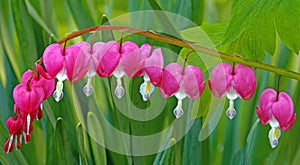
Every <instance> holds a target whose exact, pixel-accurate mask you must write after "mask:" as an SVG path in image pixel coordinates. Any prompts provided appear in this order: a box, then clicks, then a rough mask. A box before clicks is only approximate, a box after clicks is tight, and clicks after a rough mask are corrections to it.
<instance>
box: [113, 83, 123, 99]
mask: <svg viewBox="0 0 300 165" xmlns="http://www.w3.org/2000/svg"><path fill="white" fill-rule="evenodd" d="M124 94H125V89H124V88H123V86H122V80H121V78H117V87H116V88H115V95H116V96H117V97H118V98H119V99H121V98H122V97H123V96H124Z"/></svg>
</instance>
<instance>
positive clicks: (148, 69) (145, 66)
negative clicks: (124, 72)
mask: <svg viewBox="0 0 300 165" xmlns="http://www.w3.org/2000/svg"><path fill="white" fill-rule="evenodd" d="M140 52H141V62H140V63H139V65H138V69H137V70H138V72H137V73H136V74H137V75H138V76H143V78H144V83H142V84H141V86H140V93H141V95H142V97H143V100H144V101H147V100H148V99H149V98H150V95H151V94H152V92H153V91H154V86H156V85H158V84H159V83H160V80H161V76H162V72H163V66H164V58H163V55H162V52H161V49H160V48H157V49H154V50H152V47H151V46H150V45H149V44H143V45H142V46H141V48H140Z"/></svg>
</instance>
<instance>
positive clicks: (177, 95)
mask: <svg viewBox="0 0 300 165" xmlns="http://www.w3.org/2000/svg"><path fill="white" fill-rule="evenodd" d="M186 96H187V95H186V94H185V93H184V92H183V88H182V86H181V87H180V89H179V91H178V92H176V93H175V97H176V98H177V99H178V100H183V99H184V98H186Z"/></svg>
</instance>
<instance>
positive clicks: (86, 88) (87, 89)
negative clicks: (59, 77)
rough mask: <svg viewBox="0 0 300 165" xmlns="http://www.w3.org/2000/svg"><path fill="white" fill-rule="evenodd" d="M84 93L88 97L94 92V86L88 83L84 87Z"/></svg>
mask: <svg viewBox="0 0 300 165" xmlns="http://www.w3.org/2000/svg"><path fill="white" fill-rule="evenodd" d="M83 93H84V94H85V95H86V97H89V96H90V95H92V94H93V93H94V88H93V87H92V86H87V85H86V86H84V87H83Z"/></svg>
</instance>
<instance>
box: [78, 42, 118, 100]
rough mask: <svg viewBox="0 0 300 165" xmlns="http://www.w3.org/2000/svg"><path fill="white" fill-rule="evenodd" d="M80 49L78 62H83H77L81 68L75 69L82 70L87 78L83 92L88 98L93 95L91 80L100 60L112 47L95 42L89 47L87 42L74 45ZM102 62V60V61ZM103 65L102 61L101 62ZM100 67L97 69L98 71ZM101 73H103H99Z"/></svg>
mask: <svg viewBox="0 0 300 165" xmlns="http://www.w3.org/2000/svg"><path fill="white" fill-rule="evenodd" d="M76 45H77V46H79V47H80V48H81V51H80V53H79V55H78V60H80V61H84V62H79V63H83V66H82V67H77V66H76V67H75V68H82V70H84V72H83V73H84V74H85V75H86V76H87V77H88V80H87V84H86V85H85V86H84V88H83V92H84V93H85V95H86V96H90V95H91V94H93V92H94V89H93V87H92V85H91V82H92V78H93V77H94V76H95V75H96V73H97V69H98V67H99V63H100V61H99V60H100V59H102V57H103V55H104V53H105V52H107V51H108V48H110V47H111V46H112V45H111V44H110V43H109V44H106V43H104V42H96V43H95V44H93V46H91V44H90V43H88V42H79V43H77V44H76ZM102 60H104V59H102ZM101 62H102V63H103V61H101ZM100 69H101V67H100V68H99V70H100ZM101 73H103V72H101Z"/></svg>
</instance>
